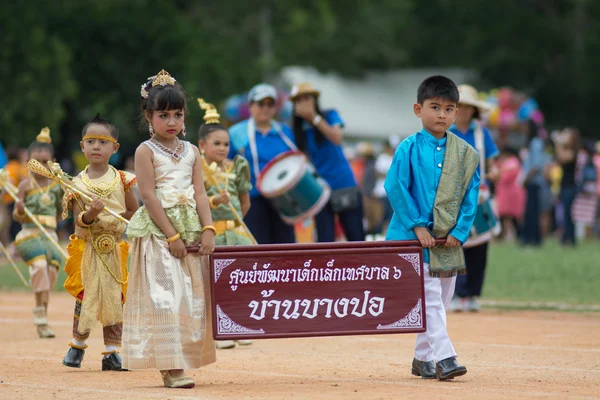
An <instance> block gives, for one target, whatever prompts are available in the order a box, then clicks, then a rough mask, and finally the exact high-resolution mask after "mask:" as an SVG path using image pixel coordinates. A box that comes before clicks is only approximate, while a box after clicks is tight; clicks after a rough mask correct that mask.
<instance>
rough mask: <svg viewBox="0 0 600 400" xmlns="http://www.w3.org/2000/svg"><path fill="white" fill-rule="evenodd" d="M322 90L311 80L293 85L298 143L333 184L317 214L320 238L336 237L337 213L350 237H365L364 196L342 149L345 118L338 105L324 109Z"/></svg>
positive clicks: (332, 238) (295, 127)
mask: <svg viewBox="0 0 600 400" xmlns="http://www.w3.org/2000/svg"><path fill="white" fill-rule="evenodd" d="M319 96H320V92H319V91H318V90H317V89H315V88H313V87H312V85H311V84H310V83H300V84H297V85H295V86H294V87H293V88H292V91H291V93H290V100H291V101H292V102H293V103H294V122H293V129H294V137H295V138H296V145H297V146H298V149H299V150H300V151H303V152H304V153H305V154H306V155H307V156H308V158H309V159H310V160H311V161H312V163H313V165H314V166H315V168H316V170H317V173H318V174H319V176H321V177H322V178H323V179H324V180H325V181H326V182H327V183H328V184H329V186H330V187H331V198H330V200H329V202H328V203H327V205H325V207H323V209H322V210H321V211H320V212H319V213H318V214H317V215H316V216H315V223H316V225H317V239H318V241H319V242H333V241H335V231H334V226H335V225H334V221H335V218H336V217H337V218H338V219H339V221H340V225H341V226H342V228H343V231H344V235H345V236H346V239H347V240H348V241H363V240H365V232H364V227H363V199H362V193H361V191H360V188H359V187H358V185H357V183H356V180H355V179H354V174H353V173H352V169H351V168H350V164H349V163H348V161H347V160H346V157H345V156H344V153H343V151H342V147H341V144H342V140H343V136H344V132H343V127H344V120H343V119H342V117H341V116H340V115H339V113H338V112H337V111H336V110H335V109H329V110H321V107H320V106H319Z"/></svg>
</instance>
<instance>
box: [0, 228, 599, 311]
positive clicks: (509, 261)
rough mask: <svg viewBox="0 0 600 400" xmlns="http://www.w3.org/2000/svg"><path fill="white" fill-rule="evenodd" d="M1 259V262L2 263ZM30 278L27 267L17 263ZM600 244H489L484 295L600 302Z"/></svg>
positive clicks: (7, 273) (2, 277)
mask: <svg viewBox="0 0 600 400" xmlns="http://www.w3.org/2000/svg"><path fill="white" fill-rule="evenodd" d="M2 262H3V263H2ZM0 263H2V264H0V290H27V289H26V288H25V287H24V286H23V284H22V283H21V281H20V280H19V278H18V277H17V275H16V274H15V272H14V271H13V269H12V268H11V267H10V265H8V264H6V263H5V261H0ZM19 267H20V268H21V272H22V273H23V275H24V276H25V277H26V278H28V276H29V275H28V272H27V268H26V266H25V265H24V264H23V263H19ZM599 274H600V242H598V241H589V242H585V243H581V244H580V245H579V246H578V247H577V248H576V249H563V248H562V247H560V246H559V245H558V244H557V243H556V241H554V240H548V241H546V243H545V244H544V246H543V247H542V248H539V249H533V248H520V247H518V246H516V245H514V244H501V243H494V244H492V245H491V248H490V254H489V261H488V267H487V275H486V280H485V286H484V290H483V298H484V299H493V300H514V301H531V302H558V303H568V304H573V305H582V304H594V305H597V304H600V286H599V284H600V279H598V275H599ZM65 278H66V274H65V273H64V271H61V272H60V275H59V277H58V283H57V284H56V286H55V290H57V291H63V290H64V289H63V287H62V282H64V281H65Z"/></svg>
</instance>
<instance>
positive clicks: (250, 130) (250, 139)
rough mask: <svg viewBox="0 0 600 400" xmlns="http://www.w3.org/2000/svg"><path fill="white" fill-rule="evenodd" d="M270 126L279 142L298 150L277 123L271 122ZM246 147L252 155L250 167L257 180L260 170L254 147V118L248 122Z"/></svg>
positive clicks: (256, 149) (256, 151)
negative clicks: (252, 168)
mask: <svg viewBox="0 0 600 400" xmlns="http://www.w3.org/2000/svg"><path fill="white" fill-rule="evenodd" d="M271 126H272V127H273V128H274V129H275V130H276V131H277V133H278V134H279V136H280V137H281V140H283V141H284V143H285V144H286V145H287V146H288V147H289V148H290V150H294V151H296V150H298V148H297V147H296V145H295V144H294V142H292V140H291V139H290V138H289V137H287V136H286V135H285V134H284V133H283V132H282V131H281V125H279V123H278V122H277V121H271ZM248 145H249V146H250V153H252V165H253V167H254V176H255V177H256V178H257V179H258V176H259V175H260V168H259V166H258V148H257V147H256V125H255V123H254V118H250V119H249V120H248Z"/></svg>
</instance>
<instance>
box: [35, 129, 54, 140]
mask: <svg viewBox="0 0 600 400" xmlns="http://www.w3.org/2000/svg"><path fill="white" fill-rule="evenodd" d="M35 141H36V142H39V143H52V138H51V137H50V128H48V127H45V128H42V130H41V131H40V133H39V135H37V136H36V138H35Z"/></svg>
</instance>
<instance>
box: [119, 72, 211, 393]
mask: <svg viewBox="0 0 600 400" xmlns="http://www.w3.org/2000/svg"><path fill="white" fill-rule="evenodd" d="M182 90H183V89H182V88H181V86H180V85H179V84H178V83H177V82H175V79H174V78H173V77H172V76H171V75H169V74H168V73H167V72H166V71H164V70H163V71H161V72H160V73H159V74H158V75H156V76H154V77H151V78H149V79H148V81H146V82H145V83H144V84H143V85H142V90H141V95H142V113H143V116H144V118H145V119H146V121H147V122H148V125H149V131H150V137H151V138H150V139H149V140H147V141H145V142H143V143H142V144H141V145H140V146H139V147H138V148H137V150H136V153H135V173H136V176H137V179H138V187H139V190H140V195H141V197H142V201H143V202H144V206H143V207H141V208H140V209H139V210H138V211H137V212H136V213H135V215H134V216H133V218H132V219H131V223H130V224H129V227H128V228H127V236H128V237H129V238H130V239H133V250H132V256H131V263H130V278H129V288H128V290H127V303H125V315H124V333H123V367H124V368H127V369H149V368H154V369H158V370H160V372H161V374H162V378H163V382H164V385H165V386H166V387H170V388H191V387H193V386H194V385H195V383H194V381H193V380H192V379H191V378H189V377H187V376H186V375H185V371H184V370H185V369H190V368H200V367H201V366H203V365H206V364H210V363H212V362H214V361H215V345H214V341H213V339H212V329H211V325H212V324H211V313H210V309H211V307H210V288H209V284H210V277H209V269H208V260H207V257H204V256H206V255H209V254H212V252H213V251H214V247H215V236H214V234H215V228H214V227H213V226H212V218H211V215H210V207H209V204H208V197H207V195H206V191H205V189H204V184H203V179H202V158H201V156H200V151H199V150H198V148H197V147H196V146H194V145H192V144H191V143H190V142H188V141H184V140H180V139H179V138H178V135H179V134H180V133H182V134H183V135H185V124H184V120H185V111H186V109H187V107H186V100H185V95H184V93H183V91H182ZM198 245H199V246H200V253H201V255H198V254H191V253H190V254H188V253H187V250H186V246H188V247H189V246H198Z"/></svg>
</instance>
